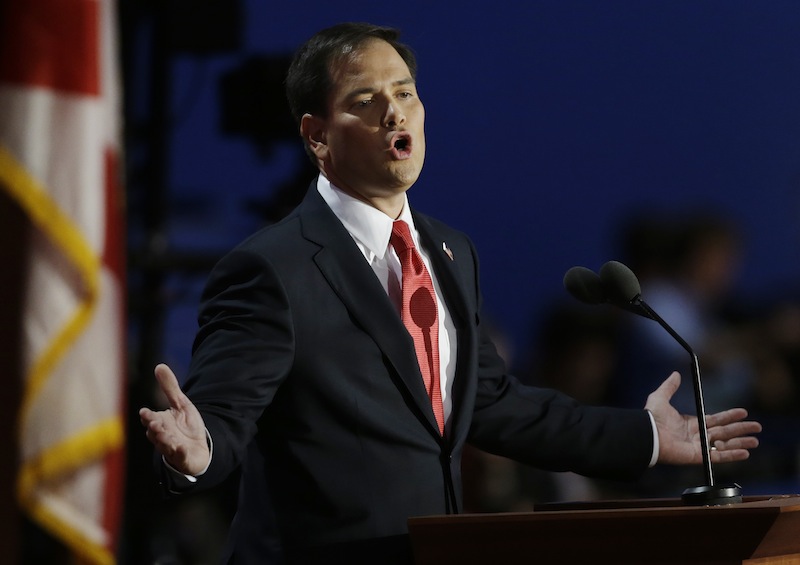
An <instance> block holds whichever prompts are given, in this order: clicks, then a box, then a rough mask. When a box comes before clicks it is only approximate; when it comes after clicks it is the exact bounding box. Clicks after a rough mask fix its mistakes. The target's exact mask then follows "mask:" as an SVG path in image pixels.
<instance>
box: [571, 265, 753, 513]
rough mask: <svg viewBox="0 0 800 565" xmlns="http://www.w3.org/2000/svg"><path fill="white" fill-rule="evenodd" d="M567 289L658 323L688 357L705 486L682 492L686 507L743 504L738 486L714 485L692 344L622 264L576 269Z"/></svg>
mask: <svg viewBox="0 0 800 565" xmlns="http://www.w3.org/2000/svg"><path fill="white" fill-rule="evenodd" d="M570 273H572V274H570ZM568 279H569V281H568ZM568 282H569V284H568ZM564 286H566V288H567V290H569V291H570V293H572V294H573V296H575V297H576V298H578V299H579V300H581V301H582V302H587V303H589V304H602V303H604V302H609V303H611V304H614V305H615V306H618V307H620V308H623V309H625V310H628V311H630V312H633V313H635V314H639V315H641V316H644V317H646V318H650V319H651V320H655V321H656V322H658V324H659V325H660V326H661V327H662V328H664V329H665V330H666V331H667V332H668V333H669V334H670V335H671V336H672V337H673V338H674V339H675V341H677V342H678V343H679V344H680V346H681V347H683V348H684V349H685V350H686V351H687V352H688V353H689V357H690V359H691V366H692V385H693V389H694V400H695V409H696V412H697V426H698V430H699V432H700V447H701V450H702V454H703V468H704V469H705V475H706V484H705V485H704V486H700V487H693V488H688V489H686V490H685V491H683V495H682V496H681V499H682V500H683V502H684V504H688V505H692V506H705V505H720V504H734V503H737V502H741V501H742V493H741V487H740V486H739V485H736V484H734V485H730V486H722V487H720V486H715V484H714V473H713V470H712V468H711V451H710V446H709V443H708V428H707V427H706V411H705V406H704V404H703V387H702V382H701V380H700V363H699V361H698V358H697V355H696V354H695V352H694V350H693V349H692V348H691V347H690V346H689V344H688V343H686V341H685V340H684V339H683V338H682V337H681V336H680V335H679V334H678V333H677V332H676V331H675V330H674V329H672V327H671V326H670V325H669V324H667V322H665V321H664V319H663V318H661V316H659V315H658V314H657V313H656V312H655V311H654V310H653V309H652V308H651V307H650V306H649V305H648V304H647V303H646V302H645V301H644V300H643V299H642V291H641V286H640V285H639V280H638V279H637V278H636V275H635V274H634V273H633V271H631V270H630V269H629V268H628V267H627V266H625V265H624V264H622V263H620V262H619V261H609V262H608V263H606V264H605V265H603V266H602V267H601V268H600V274H599V275H597V274H595V273H594V272H593V271H591V270H589V269H587V268H585V267H573V268H572V269H570V270H569V271H567V274H566V275H565V276H564ZM587 298H590V299H591V300H588V299H587Z"/></svg>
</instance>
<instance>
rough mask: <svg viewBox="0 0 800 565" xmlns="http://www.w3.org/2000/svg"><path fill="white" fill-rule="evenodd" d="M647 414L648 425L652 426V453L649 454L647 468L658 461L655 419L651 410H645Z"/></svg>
mask: <svg viewBox="0 0 800 565" xmlns="http://www.w3.org/2000/svg"><path fill="white" fill-rule="evenodd" d="M647 415H648V416H650V426H651V427H652V428H653V454H652V455H651V456H650V464H649V465H648V468H650V467H654V466H655V464H656V463H657V462H658V451H659V447H660V446H659V444H658V427H657V426H656V419H655V418H654V417H653V414H652V412H650V410H647Z"/></svg>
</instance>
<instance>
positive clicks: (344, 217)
mask: <svg viewBox="0 0 800 565" xmlns="http://www.w3.org/2000/svg"><path fill="white" fill-rule="evenodd" d="M317 191H318V192H319V194H320V196H322V198H323V200H325V202H326V203H327V204H328V206H329V207H330V209H331V210H332V211H333V213H334V214H335V215H336V217H337V218H339V220H340V221H341V222H342V224H343V225H344V227H345V229H346V230H347V231H348V232H349V233H350V235H351V236H352V237H353V238H354V239H355V240H356V241H357V242H358V243H360V244H361V245H362V246H363V247H364V251H365V254H367V259H368V260H369V261H370V262H372V259H373V258H377V259H383V257H384V255H385V254H386V250H387V249H388V247H389V238H390V237H391V235H392V224H393V222H394V220H393V219H392V218H390V217H389V216H387V215H386V214H384V213H383V212H381V211H380V210H378V209H377V208H374V207H373V206H370V205H369V204H367V203H366V202H362V201H361V200H358V199H356V198H353V197H352V196H350V195H349V194H346V193H344V192H343V191H342V190H341V189H340V188H338V187H336V186H334V185H333V184H331V182H330V181H329V180H328V179H327V178H325V176H324V175H319V177H318V178H317ZM403 196H404V198H405V202H404V204H403V211H402V212H401V213H400V217H398V218H397V219H398V220H403V221H404V222H406V223H407V224H408V227H409V229H410V230H411V235H412V238H413V239H414V243H415V244H416V245H419V241H417V230H416V228H415V227H414V219H413V217H412V216H411V210H410V209H409V207H408V196H407V195H403ZM370 255H372V256H371V257H370Z"/></svg>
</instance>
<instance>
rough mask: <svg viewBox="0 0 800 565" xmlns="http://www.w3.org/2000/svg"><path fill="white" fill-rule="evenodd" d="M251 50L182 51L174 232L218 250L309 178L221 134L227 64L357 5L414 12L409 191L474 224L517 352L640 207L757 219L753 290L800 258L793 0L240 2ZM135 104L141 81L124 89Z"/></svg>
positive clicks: (799, 69) (372, 10)
mask: <svg viewBox="0 0 800 565" xmlns="http://www.w3.org/2000/svg"><path fill="white" fill-rule="evenodd" d="M242 7H243V14H244V27H243V31H242V48H241V50H238V51H235V52H225V53H218V54H212V55H208V56H198V55H191V54H178V55H176V56H175V57H173V59H172V60H171V62H170V67H171V78H172V85H171V89H172V92H171V95H170V97H171V98H170V100H171V101H170V105H171V112H172V115H173V128H172V129H171V131H170V138H169V152H170V155H169V163H170V164H169V177H168V186H169V195H168V198H169V202H170V203H171V205H172V206H173V210H174V219H173V221H172V222H171V223H170V227H169V230H170V231H169V234H168V245H169V246H171V247H172V248H174V249H193V248H201V247H202V248H213V249H218V250H219V251H220V252H221V251H223V250H225V249H227V248H229V247H230V246H232V245H233V244H235V243H236V242H237V241H238V240H240V239H242V238H243V237H245V236H246V235H247V234H248V233H250V232H252V231H254V230H255V229H257V228H258V227H259V225H260V223H259V219H258V218H256V217H255V216H253V215H252V214H248V213H246V212H243V210H244V207H245V205H244V203H245V202H246V201H248V199H257V198H263V197H264V196H265V195H268V194H269V193H270V192H271V191H274V190H275V187H276V186H277V185H278V184H280V183H281V182H283V181H285V180H286V178H287V177H289V176H291V175H292V173H293V170H294V169H293V165H292V164H293V163H295V162H296V155H297V147H298V144H299V143H300V141H299V139H298V140H297V141H291V142H287V143H285V144H281V145H278V146H277V147H275V149H274V151H273V152H272V153H271V154H270V155H269V156H268V157H264V156H263V155H262V154H260V153H259V152H258V151H257V150H256V149H255V148H254V146H253V145H252V144H250V143H249V142H248V141H247V140H246V139H244V138H241V137H234V136H226V135H223V134H222V133H220V131H219V122H220V105H219V96H220V94H219V87H218V80H219V77H220V76H222V75H224V74H225V73H228V72H230V71H231V70H233V69H236V68H238V67H240V66H241V65H242V64H243V62H244V61H245V60H246V58H247V57H250V56H252V55H285V54H289V53H291V52H292V51H293V50H294V49H296V48H297V46H298V45H299V44H300V43H302V42H303V41H304V40H305V39H306V38H308V37H309V36H310V35H311V34H313V33H314V32H315V31H317V30H318V29H320V28H322V27H326V26H328V25H331V24H334V23H337V22H339V21H345V20H357V21H370V22H372V23H379V24H384V25H390V26H395V27H398V28H400V29H401V30H402V32H403V35H402V38H403V39H404V40H405V41H406V42H407V43H409V44H410V45H411V46H412V47H413V48H414V50H415V51H416V53H417V56H418V59H419V67H420V70H419V76H418V81H419V89H420V94H421V97H422V100H423V102H424V103H425V105H426V110H427V122H426V132H427V145H428V151H427V161H426V164H425V168H424V171H423V173H422V177H421V179H420V181H419V182H418V183H417V185H415V186H414V187H413V188H412V189H411V191H410V193H409V197H410V199H411V202H412V205H414V206H415V207H417V208H418V209H421V210H422V211H425V212H427V213H430V214H432V215H435V216H437V217H439V218H441V219H443V220H445V221H447V222H449V223H451V224H452V225H454V226H455V227H458V228H461V229H463V230H465V231H467V232H468V233H469V234H470V235H471V236H472V238H473V239H474V241H475V243H476V245H477V248H478V250H479V252H480V254H481V258H482V268H483V291H484V297H485V301H486V307H487V310H488V313H489V314H490V315H491V316H493V317H494V319H495V320H496V322H497V324H498V325H499V326H500V327H501V328H503V329H505V330H506V331H507V332H508V334H509V336H510V338H511V340H512V343H513V344H514V345H515V346H516V349H517V351H518V352H519V351H520V350H523V349H525V347H526V345H525V344H526V343H527V340H528V339H529V338H530V330H531V328H532V325H533V324H534V323H535V320H537V319H538V317H539V316H540V315H541V313H542V311H543V309H544V308H546V305H547V304H549V303H551V302H552V301H553V300H559V299H563V298H564V297H565V292H564V290H563V288H562V283H561V280H562V276H563V274H564V272H565V271H566V270H567V269H568V268H569V267H570V266H572V265H575V264H580V265H585V266H588V267H590V268H599V266H600V265H601V264H602V263H604V262H605V261H607V260H609V259H614V258H618V257H619V253H620V249H619V246H618V245H617V242H616V236H617V228H618V226H619V223H620V221H621V220H622V219H624V218H626V217H628V215H629V214H631V213H636V211H637V210H645V209H653V208H655V209H659V210H662V211H670V212H672V211H674V213H675V214H676V215H679V214H681V213H683V212H684V211H686V210H689V209H694V208H697V207H699V206H703V207H708V206H711V207H713V208H715V209H717V210H719V211H720V212H721V213H723V214H725V215H728V216H730V217H732V218H733V219H734V220H735V221H736V222H737V223H738V225H739V226H740V227H741V230H742V233H743V235H744V242H745V249H744V262H743V270H742V272H741V276H740V278H739V279H738V287H737V290H738V291H739V292H740V293H741V294H742V295H743V296H745V297H750V298H764V297H765V296H769V295H770V294H773V293H777V292H783V290H785V289H786V287H791V286H792V285H794V283H795V282H796V281H797V279H798V275H799V274H800V265H799V264H798V261H797V248H798V243H799V242H800V228H798V221H797V219H798V215H799V214H800V35H799V31H800V4H798V3H797V2H796V1H777V0H768V1H762V2H751V1H735V0H734V1H731V0H725V1H722V0H720V1H713V0H712V1H703V2H698V1H695V0H692V1H680V0H678V1H675V0H670V1H641V0H613V1H603V2H597V1H592V2H590V1H576V0H558V1H544V2H542V1H534V2H520V3H517V2H513V3H512V2H493V3H487V2H458V3H455V2H413V1H412V2H405V3H399V4H398V3H364V2H359V3H351V2H318V1H313V2H302V3H288V2H285V3H275V2H266V1H263V0H246V1H245V2H243V3H242ZM128 96H129V98H131V99H130V100H129V102H130V103H131V104H133V105H136V104H137V103H139V102H140V101H139V100H137V99H136V96H137V94H136V93H135V92H133V93H129V94H128ZM203 278H204V277H178V279H177V280H173V281H172V283H171V284H172V285H173V291H174V295H175V296H174V297H173V298H174V301H173V304H172V309H171V310H170V314H169V319H168V321H167V332H166V352H165V356H166V357H167V359H166V360H168V361H169V362H171V363H173V364H174V365H176V366H177V368H178V369H179V371H182V370H183V369H182V367H183V366H185V364H186V362H187V361H188V356H189V344H190V342H191V337H192V336H193V334H194V330H195V326H194V313H195V308H196V296H197V293H198V292H199V288H200V285H201V284H202V279H203Z"/></svg>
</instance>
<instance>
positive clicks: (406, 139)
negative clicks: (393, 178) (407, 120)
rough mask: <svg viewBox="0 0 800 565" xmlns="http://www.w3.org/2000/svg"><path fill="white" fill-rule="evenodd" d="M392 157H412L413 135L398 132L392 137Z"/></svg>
mask: <svg viewBox="0 0 800 565" xmlns="http://www.w3.org/2000/svg"><path fill="white" fill-rule="evenodd" d="M390 151H391V153H392V157H394V158H395V159H408V158H409V157H411V135H410V134H409V133H407V132H398V133H396V134H395V135H394V136H393V137H392V142H391V149H390Z"/></svg>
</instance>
